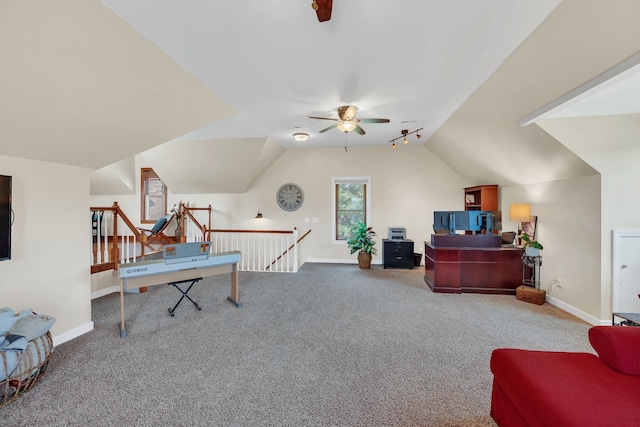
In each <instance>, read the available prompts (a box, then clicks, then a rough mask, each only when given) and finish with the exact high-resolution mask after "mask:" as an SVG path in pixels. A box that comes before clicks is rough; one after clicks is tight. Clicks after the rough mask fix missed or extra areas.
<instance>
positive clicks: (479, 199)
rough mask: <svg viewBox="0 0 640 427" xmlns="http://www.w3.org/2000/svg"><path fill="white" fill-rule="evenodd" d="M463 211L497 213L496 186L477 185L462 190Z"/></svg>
mask: <svg viewBox="0 0 640 427" xmlns="http://www.w3.org/2000/svg"><path fill="white" fill-rule="evenodd" d="M464 210H466V211H497V210H498V186H497V185H478V186H476V187H467V188H465V189H464Z"/></svg>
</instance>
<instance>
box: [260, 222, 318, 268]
mask: <svg viewBox="0 0 640 427" xmlns="http://www.w3.org/2000/svg"><path fill="white" fill-rule="evenodd" d="M294 230H295V228H294ZM309 233H311V229H309V230H307V232H306V233H304V234H303V235H302V236H301V237H300V238H299V239H298V240H297V241H296V242H295V243H294V244H293V245H291V246H289V247H288V248H287V250H286V251H284V252H282V254H281V255H280V256H279V257H278V258H276V259H274V260H273V261H272V262H271V264H269V265H267V266H266V268H265V270H268V269H270V268H271V266H272V265H274V264H275V263H276V262H278V261H280V259H281V258H282V257H283V256H285V255H286V254H287V252H289V251H290V250H291V249H293V248H294V246H295V245H297V244H298V243H300V242H301V241H302V239H304V238H305V237H307V236H308V235H309Z"/></svg>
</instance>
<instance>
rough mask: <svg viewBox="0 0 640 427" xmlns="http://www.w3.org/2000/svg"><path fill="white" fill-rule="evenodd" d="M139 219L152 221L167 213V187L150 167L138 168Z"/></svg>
mask: <svg viewBox="0 0 640 427" xmlns="http://www.w3.org/2000/svg"><path fill="white" fill-rule="evenodd" d="M140 173H141V175H140V184H141V191H140V221H141V222H142V223H154V222H156V221H157V220H158V219H160V218H162V217H163V216H165V215H166V213H167V187H166V186H165V185H164V182H162V180H161V179H160V177H158V175H156V173H155V172H154V171H153V169H151V168H142V169H140Z"/></svg>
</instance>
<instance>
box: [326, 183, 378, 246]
mask: <svg viewBox="0 0 640 427" xmlns="http://www.w3.org/2000/svg"><path fill="white" fill-rule="evenodd" d="M350 183H353V184H365V185H366V186H367V190H366V198H367V203H366V206H365V209H366V212H365V223H366V224H367V225H370V224H371V177H370V176H347V177H333V178H331V243H335V244H338V245H346V244H347V241H346V240H337V239H336V184H350Z"/></svg>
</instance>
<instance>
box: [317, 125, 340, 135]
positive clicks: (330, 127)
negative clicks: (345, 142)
mask: <svg viewBox="0 0 640 427" xmlns="http://www.w3.org/2000/svg"><path fill="white" fill-rule="evenodd" d="M337 127H338V124H337V123H336V124H335V125H331V126H329V127H328V128H324V129H322V130H321V131H320V132H319V133H322V132H326V131H328V130H331V129H335V128H337Z"/></svg>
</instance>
